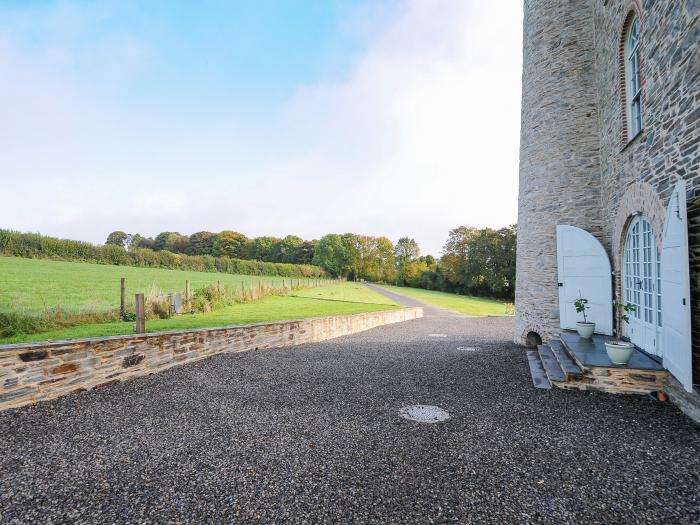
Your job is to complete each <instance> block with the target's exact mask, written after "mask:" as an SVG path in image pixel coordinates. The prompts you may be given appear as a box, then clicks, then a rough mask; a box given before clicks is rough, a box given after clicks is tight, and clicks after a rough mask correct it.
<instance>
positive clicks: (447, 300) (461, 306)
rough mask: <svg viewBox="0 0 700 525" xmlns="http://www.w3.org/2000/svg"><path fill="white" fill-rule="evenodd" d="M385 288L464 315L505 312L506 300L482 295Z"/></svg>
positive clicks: (393, 287) (403, 287)
mask: <svg viewBox="0 0 700 525" xmlns="http://www.w3.org/2000/svg"><path fill="white" fill-rule="evenodd" d="M384 288H386V289H387V290H390V291H392V292H395V293H397V294H401V295H405V296H407V297H412V298H414V299H418V300H419V301H423V302H425V303H428V304H431V305H433V306H437V307H438V308H446V309H447V310H452V311H454V312H459V313H461V314H464V315H473V316H485V315H504V314H506V313H507V312H506V305H507V304H508V302H507V301H500V300H496V299H485V298H483V297H471V296H468V295H457V294H453V293H446V292H436V291H433V290H423V289H422V288H408V287H405V286H384Z"/></svg>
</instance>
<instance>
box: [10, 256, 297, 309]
mask: <svg viewBox="0 0 700 525" xmlns="http://www.w3.org/2000/svg"><path fill="white" fill-rule="evenodd" d="M121 277H125V278H126V292H127V295H126V297H127V301H128V302H129V303H132V302H133V300H134V294H136V293H137V292H144V291H145V292H147V291H148V289H149V288H151V287H156V288H158V289H160V290H162V291H163V293H166V294H167V293H170V292H178V291H182V290H184V287H185V280H189V281H190V286H191V287H192V290H195V289H197V288H201V287H204V286H207V285H210V284H214V283H216V281H217V280H219V281H221V284H222V286H230V287H240V286H241V283H242V284H243V286H245V287H248V288H249V287H251V286H257V284H258V282H259V281H262V282H263V283H267V284H270V285H281V284H282V280H284V281H285V283H289V282H290V281H291V280H293V281H294V282H295V283H296V282H297V279H290V278H289V277H286V278H282V277H267V276H261V277H258V276H251V275H232V274H226V273H208V272H191V271H182V270H166V269H161V268H137V267H133V266H110V265H105V264H90V263H79V262H64V261H51V260H45V259H23V258H19V257H0V312H10V311H22V312H24V313H28V314H31V313H33V312H36V313H39V312H41V311H42V310H44V309H46V308H53V307H55V306H60V307H61V308H62V309H63V310H65V311H68V312H71V313H79V312H85V311H107V310H113V309H115V308H119V280H120V278H121ZM300 281H301V282H302V283H303V282H304V279H303V278H302V279H301V280H300Z"/></svg>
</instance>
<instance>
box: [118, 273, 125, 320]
mask: <svg viewBox="0 0 700 525" xmlns="http://www.w3.org/2000/svg"><path fill="white" fill-rule="evenodd" d="M125 280H126V279H124V277H122V279H121V283H120V284H119V296H120V299H119V316H120V317H124V311H125V310H126V305H125V302H126V286H125V285H124V281H125Z"/></svg>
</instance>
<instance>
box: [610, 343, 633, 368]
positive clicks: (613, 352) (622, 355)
mask: <svg viewBox="0 0 700 525" xmlns="http://www.w3.org/2000/svg"><path fill="white" fill-rule="evenodd" d="M605 350H606V351H607V353H608V358H609V359H610V361H611V362H612V363H614V364H616V365H626V364H627V363H629V361H630V358H631V357H632V353H633V352H634V344H632V343H628V342H627V341H609V342H607V343H605Z"/></svg>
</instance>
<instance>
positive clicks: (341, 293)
mask: <svg viewBox="0 0 700 525" xmlns="http://www.w3.org/2000/svg"><path fill="white" fill-rule="evenodd" d="M311 291H312V292H313V294H312V295H313V296H308V297H295V296H291V295H282V296H270V297H265V298H263V299H260V300H257V301H252V302H249V303H243V304H235V305H232V306H227V307H225V308H222V309H220V310H216V311H214V312H211V313H206V314H194V315H190V314H185V315H180V316H176V317H174V318H172V319H157V320H153V321H148V322H147V323H146V330H147V331H148V332H160V331H164V330H185V329H192V328H207V327H215V326H232V325H240V324H250V323H260V322H270V321H282V320H287V319H304V318H308V317H323V316H329V315H349V314H357V313H363V312H374V311H380V310H391V309H395V308H397V306H396V305H395V304H392V303H391V301H389V300H387V299H386V298H384V297H383V296H381V295H380V294H377V293H376V292H374V291H372V290H370V289H368V288H366V287H364V286H361V285H358V284H355V283H340V284H334V285H330V286H324V287H320V288H315V289H313V290H311ZM305 292H308V291H305ZM319 299H331V300H319ZM382 303H383V304H382ZM131 333H133V323H128V322H112V323H99V324H89V325H80V326H74V327H70V328H64V329H61V330H54V331H50V332H43V333H38V334H22V335H17V336H13V337H8V338H4V339H0V344H9V343H23V342H33V341H47V340H59V339H80V338H85V337H99V336H108V335H126V334H131Z"/></svg>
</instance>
